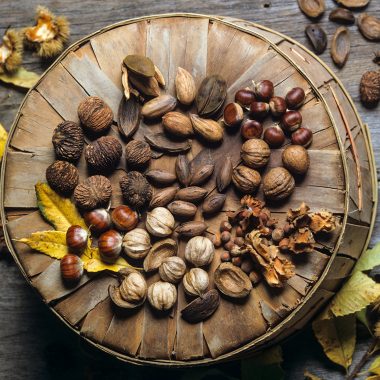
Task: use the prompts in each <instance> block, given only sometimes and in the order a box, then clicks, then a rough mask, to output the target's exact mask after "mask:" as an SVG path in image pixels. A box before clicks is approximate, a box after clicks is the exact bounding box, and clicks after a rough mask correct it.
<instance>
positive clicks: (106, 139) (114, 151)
mask: <svg viewBox="0 0 380 380" xmlns="http://www.w3.org/2000/svg"><path fill="white" fill-rule="evenodd" d="M84 153H85V158H86V161H87V164H88V166H89V167H90V168H91V169H93V170H95V171H97V172H105V171H107V172H108V171H109V170H112V169H114V168H115V167H116V165H117V164H118V163H119V161H120V158H121V155H122V153H123V148H122V146H121V144H120V142H119V140H118V139H117V138H115V137H112V136H103V137H100V138H98V139H97V140H95V141H93V142H92V143H91V144H88V145H87V146H86V148H85V150H84Z"/></svg>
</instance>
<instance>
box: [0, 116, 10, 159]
mask: <svg viewBox="0 0 380 380" xmlns="http://www.w3.org/2000/svg"><path fill="white" fill-rule="evenodd" d="M7 137H8V133H7V131H6V130H5V128H4V127H3V125H2V124H1V123H0V160H1V157H3V154H4V150H5V143H6V142H7Z"/></svg>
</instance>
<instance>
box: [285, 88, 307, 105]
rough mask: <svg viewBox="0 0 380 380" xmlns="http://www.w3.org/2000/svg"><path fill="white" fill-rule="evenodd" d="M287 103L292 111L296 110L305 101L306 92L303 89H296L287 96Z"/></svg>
mask: <svg viewBox="0 0 380 380" xmlns="http://www.w3.org/2000/svg"><path fill="white" fill-rule="evenodd" d="M285 101H286V105H287V106H288V108H289V109H290V110H295V109H297V108H299V107H301V106H302V104H303V102H304V101H305V91H304V90H303V89H302V88H301V87H294V88H292V89H291V90H290V91H289V92H288V93H287V94H286V96H285Z"/></svg>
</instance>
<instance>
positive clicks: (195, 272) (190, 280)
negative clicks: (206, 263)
mask: <svg viewBox="0 0 380 380" xmlns="http://www.w3.org/2000/svg"><path fill="white" fill-rule="evenodd" d="M209 282H210V281H209V277H208V274H207V272H206V271H205V270H203V269H201V268H191V269H190V270H189V271H188V272H187V273H186V274H185V276H184V277H183V288H184V290H185V293H186V294H188V295H189V296H193V297H197V296H202V294H204V293H205V292H206V291H207V288H208V286H209Z"/></svg>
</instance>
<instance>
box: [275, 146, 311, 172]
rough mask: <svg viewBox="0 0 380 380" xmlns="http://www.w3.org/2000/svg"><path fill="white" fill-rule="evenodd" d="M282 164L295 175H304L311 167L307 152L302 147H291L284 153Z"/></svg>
mask: <svg viewBox="0 0 380 380" xmlns="http://www.w3.org/2000/svg"><path fill="white" fill-rule="evenodd" d="M282 162H283V164H284V166H285V168H286V169H288V170H289V171H290V172H291V173H293V174H298V175H302V174H305V173H306V172H307V170H308V169H309V166H310V158H309V154H308V153H307V150H306V149H305V148H304V147H303V146H301V145H289V146H287V147H286V148H285V149H284V151H283V152H282Z"/></svg>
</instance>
